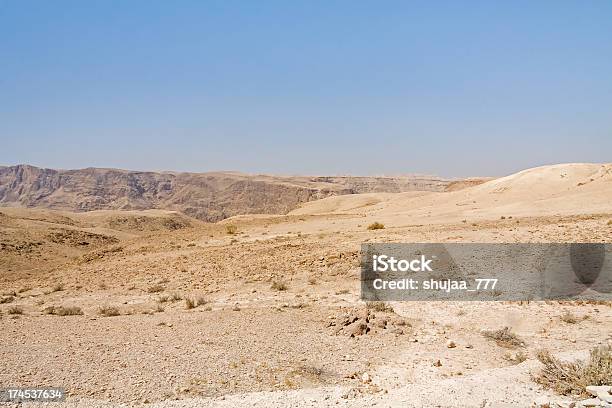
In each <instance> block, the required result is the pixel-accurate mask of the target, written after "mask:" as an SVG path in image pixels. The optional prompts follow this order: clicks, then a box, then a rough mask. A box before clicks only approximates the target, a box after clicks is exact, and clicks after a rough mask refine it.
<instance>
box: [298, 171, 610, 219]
mask: <svg viewBox="0 0 612 408" xmlns="http://www.w3.org/2000/svg"><path fill="white" fill-rule="evenodd" d="M611 211H612V164H583V163H571V164H559V165H552V166H544V167H537V168H533V169H528V170H524V171H521V172H519V173H516V174H513V175H510V176H507V177H502V178H499V179H494V180H490V181H487V182H485V183H482V184H479V185H475V186H471V187H467V188H464V189H461V190H458V191H444V192H423V191H421V192H406V193H400V194H358V195H352V196H342V197H329V198H325V199H323V200H319V201H315V202H312V203H306V204H302V205H301V206H300V208H298V209H296V210H294V211H292V212H291V213H290V214H293V215H308V214H310V215H312V214H325V213H335V214H361V215H367V216H378V217H381V219H387V220H394V221H400V222H403V221H405V222H414V223H423V222H437V221H448V220H451V219H455V220H457V219H462V218H469V219H479V218H500V217H502V216H506V217H507V216H522V215H528V216H538V215H570V214H572V215H577V214H587V213H606V212H611Z"/></svg>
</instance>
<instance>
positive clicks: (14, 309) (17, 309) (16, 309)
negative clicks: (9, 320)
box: [6, 306, 23, 315]
mask: <svg viewBox="0 0 612 408" xmlns="http://www.w3.org/2000/svg"><path fill="white" fill-rule="evenodd" d="M6 312H7V313H8V314H10V315H22V314H23V308H22V307H21V306H11V307H9V308H8V309H7V311H6Z"/></svg>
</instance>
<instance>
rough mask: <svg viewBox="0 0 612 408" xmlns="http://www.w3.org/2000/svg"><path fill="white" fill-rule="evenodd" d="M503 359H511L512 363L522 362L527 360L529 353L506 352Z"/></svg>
mask: <svg viewBox="0 0 612 408" xmlns="http://www.w3.org/2000/svg"><path fill="white" fill-rule="evenodd" d="M503 359H504V360H506V361H509V362H510V363H512V364H520V363H522V362H523V361H526V360H527V354H525V353H523V352H522V351H519V352H518V353H516V354H514V355H512V354H510V353H506V354H504V356H503Z"/></svg>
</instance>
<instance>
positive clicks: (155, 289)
mask: <svg viewBox="0 0 612 408" xmlns="http://www.w3.org/2000/svg"><path fill="white" fill-rule="evenodd" d="M165 289H166V288H164V287H163V286H162V285H153V286H149V287H148V288H147V292H149V293H159V292H163V291H164V290H165Z"/></svg>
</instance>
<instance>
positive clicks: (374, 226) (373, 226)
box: [368, 222, 385, 230]
mask: <svg viewBox="0 0 612 408" xmlns="http://www.w3.org/2000/svg"><path fill="white" fill-rule="evenodd" d="M368 229H369V230H379V229H385V225H384V224H381V223H380V222H373V223H372V224H370V225H368Z"/></svg>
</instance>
